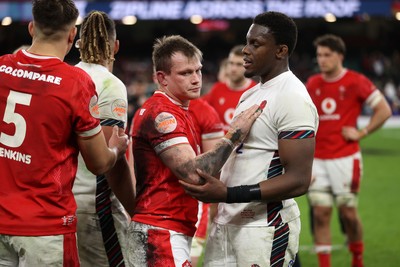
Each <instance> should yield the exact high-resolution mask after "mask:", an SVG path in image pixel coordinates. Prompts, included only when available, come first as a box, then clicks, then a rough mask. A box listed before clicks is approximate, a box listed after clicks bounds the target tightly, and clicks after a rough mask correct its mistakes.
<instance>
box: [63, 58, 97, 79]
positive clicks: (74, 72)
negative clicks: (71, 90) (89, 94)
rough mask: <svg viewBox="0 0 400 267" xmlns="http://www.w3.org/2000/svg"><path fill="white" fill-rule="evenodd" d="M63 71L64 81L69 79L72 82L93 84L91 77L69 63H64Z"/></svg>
mask: <svg viewBox="0 0 400 267" xmlns="http://www.w3.org/2000/svg"><path fill="white" fill-rule="evenodd" d="M60 68H61V70H62V75H63V76H64V79H65V78H67V79H69V80H70V82H73V83H75V82H77V83H91V82H92V78H91V77H90V75H89V74H88V73H87V72H85V71H84V70H83V69H81V68H78V67H76V66H73V65H69V64H68V63H65V62H63V64H62V65H61V66H60Z"/></svg>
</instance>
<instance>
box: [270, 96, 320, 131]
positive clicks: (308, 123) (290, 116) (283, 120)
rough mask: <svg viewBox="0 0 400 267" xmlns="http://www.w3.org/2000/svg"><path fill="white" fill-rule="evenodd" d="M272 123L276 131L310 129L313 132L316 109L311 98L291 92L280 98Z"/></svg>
mask: <svg viewBox="0 0 400 267" xmlns="http://www.w3.org/2000/svg"><path fill="white" fill-rule="evenodd" d="M281 99H282V100H284V101H281V102H280V103H279V104H278V108H277V113H276V114H274V116H273V117H274V123H275V126H276V128H277V130H278V133H282V132H292V131H311V132H312V133H314V134H315V132H316V131H317V127H318V114H317V110H316V108H315V106H314V104H313V103H312V101H311V99H309V100H308V98H305V97H304V96H302V95H297V94H291V95H286V96H285V97H284V98H283V97H282V98H281Z"/></svg>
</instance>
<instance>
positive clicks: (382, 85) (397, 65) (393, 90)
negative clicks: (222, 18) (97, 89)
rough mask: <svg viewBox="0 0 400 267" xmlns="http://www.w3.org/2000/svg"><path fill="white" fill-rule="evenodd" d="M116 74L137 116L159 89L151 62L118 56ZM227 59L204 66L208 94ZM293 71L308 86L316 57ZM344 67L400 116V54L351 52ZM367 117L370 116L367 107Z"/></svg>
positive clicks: (298, 60)
mask: <svg viewBox="0 0 400 267" xmlns="http://www.w3.org/2000/svg"><path fill="white" fill-rule="evenodd" d="M116 58H117V59H116V62H115V68H114V73H115V74H116V76H117V77H120V79H121V80H122V81H123V82H124V83H125V84H126V86H127V90H128V99H129V108H130V112H129V115H130V116H133V114H134V112H135V111H136V110H137V108H138V107H140V106H141V105H142V104H143V102H144V101H145V100H146V99H147V98H148V97H149V96H150V95H151V94H152V93H153V92H154V90H155V88H156V86H155V84H154V83H153V79H152V71H153V70H152V66H151V59H150V57H149V58H148V59H133V58H128V57H125V56H121V55H117V56H116ZM223 60H224V58H220V59H216V60H215V61H207V60H205V61H204V62H203V65H204V67H203V90H202V94H206V93H207V92H208V91H209V90H210V88H211V86H212V85H213V83H215V82H216V81H217V79H218V77H217V76H218V71H219V68H220V64H221V62H222V61H223ZM290 66H291V69H292V71H293V72H294V73H295V74H296V75H297V76H298V77H299V78H300V79H301V80H302V81H303V82H305V81H306V80H307V78H308V77H309V76H310V75H312V74H313V73H315V72H317V71H318V66H317V64H316V60H315V56H314V55H312V54H309V53H301V54H300V53H296V51H295V52H294V54H293V55H292V57H291V62H290ZM345 66H346V67H348V68H351V69H354V70H357V71H360V72H361V73H363V74H365V75H366V76H367V77H368V78H370V79H371V80H372V81H373V82H374V83H375V84H376V86H377V87H378V88H379V89H380V90H381V91H382V92H383V94H384V95H385V97H386V98H387V100H388V102H389V104H390V105H391V108H392V112H393V115H400V52H399V51H394V52H393V53H392V54H390V55H385V54H384V53H382V52H379V51H373V52H365V53H364V54H362V55H361V56H355V57H352V55H351V54H350V52H349V53H348V55H347V57H346V62H345ZM363 113H364V115H369V113H370V110H369V109H368V108H367V107H366V108H365V109H364V111H363Z"/></svg>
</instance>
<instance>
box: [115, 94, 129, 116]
mask: <svg viewBox="0 0 400 267" xmlns="http://www.w3.org/2000/svg"><path fill="white" fill-rule="evenodd" d="M111 111H112V113H113V115H114V116H115V117H120V118H121V117H122V118H123V117H125V115H126V112H127V104H126V101H125V100H123V99H117V100H115V101H114V102H113V103H112V104H111Z"/></svg>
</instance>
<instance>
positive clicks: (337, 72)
mask: <svg viewBox="0 0 400 267" xmlns="http://www.w3.org/2000/svg"><path fill="white" fill-rule="evenodd" d="M345 70H346V69H345V68H344V67H343V66H339V67H338V68H336V69H334V70H333V71H330V72H324V73H322V77H324V79H325V80H335V79H337V78H338V77H340V76H342V75H343V72H345Z"/></svg>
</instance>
